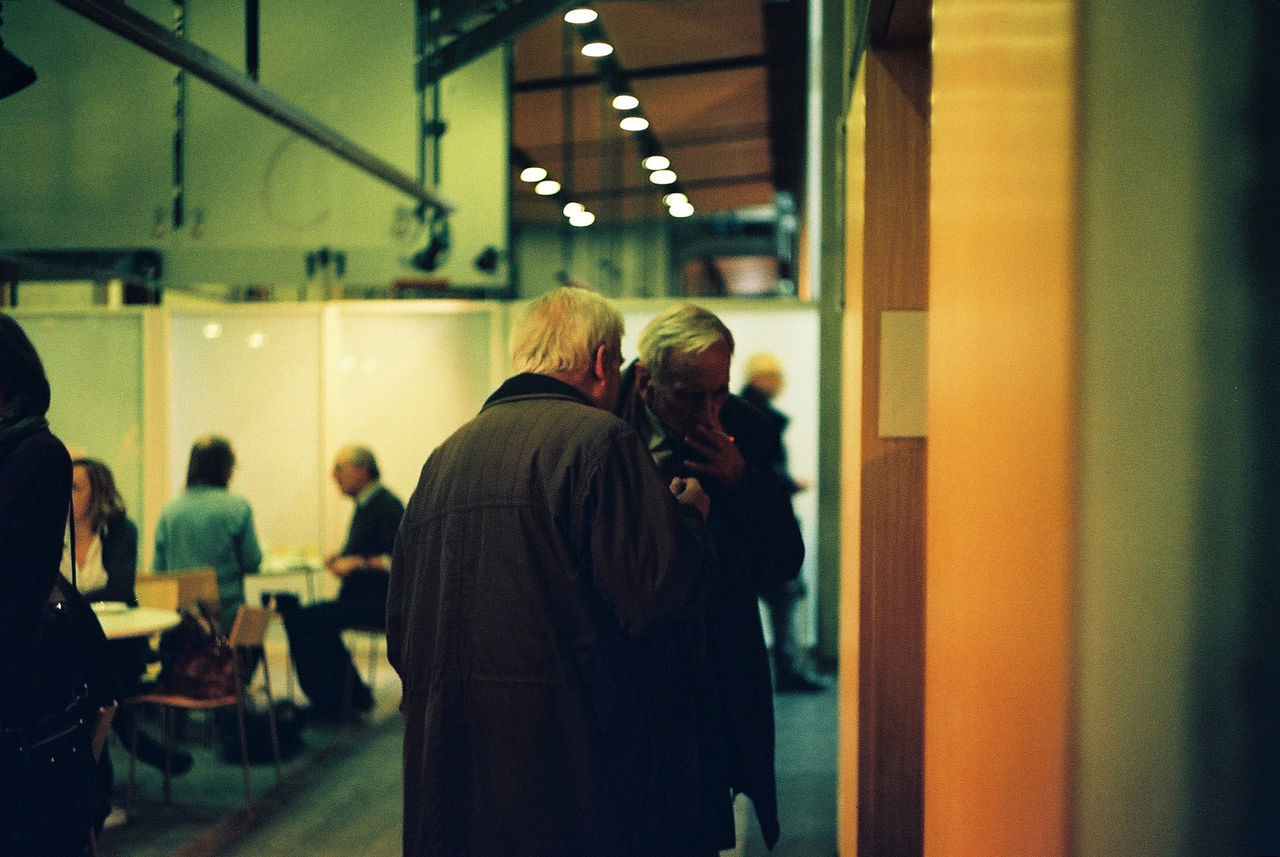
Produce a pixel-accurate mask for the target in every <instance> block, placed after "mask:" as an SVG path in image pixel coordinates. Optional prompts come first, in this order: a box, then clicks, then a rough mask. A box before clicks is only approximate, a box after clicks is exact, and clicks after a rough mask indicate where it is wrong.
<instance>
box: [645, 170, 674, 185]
mask: <svg viewBox="0 0 1280 857" xmlns="http://www.w3.org/2000/svg"><path fill="white" fill-rule="evenodd" d="M649 181H651V182H653V183H654V184H675V181H676V174H675V173H674V172H672V171H671V170H654V171H653V172H651V173H649Z"/></svg>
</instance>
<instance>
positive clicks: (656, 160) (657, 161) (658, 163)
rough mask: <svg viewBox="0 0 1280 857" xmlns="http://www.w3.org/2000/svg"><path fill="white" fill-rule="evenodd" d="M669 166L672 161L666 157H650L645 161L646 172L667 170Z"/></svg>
mask: <svg viewBox="0 0 1280 857" xmlns="http://www.w3.org/2000/svg"><path fill="white" fill-rule="evenodd" d="M669 166H671V159H670V158H668V157H667V156H666V155H650V156H649V157H647V158H645V159H644V168H645V169H646V170H665V169H666V168H667V167H669Z"/></svg>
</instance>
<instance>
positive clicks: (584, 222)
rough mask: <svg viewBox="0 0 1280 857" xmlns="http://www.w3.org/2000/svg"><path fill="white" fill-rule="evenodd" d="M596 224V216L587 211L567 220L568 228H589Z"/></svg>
mask: <svg viewBox="0 0 1280 857" xmlns="http://www.w3.org/2000/svg"><path fill="white" fill-rule="evenodd" d="M595 222H596V216H595V215H594V214H592V213H591V212H589V211H579V212H577V213H576V214H574V215H572V216H571V217H570V218H569V225H570V226H590V225H591V224H593V223H595Z"/></svg>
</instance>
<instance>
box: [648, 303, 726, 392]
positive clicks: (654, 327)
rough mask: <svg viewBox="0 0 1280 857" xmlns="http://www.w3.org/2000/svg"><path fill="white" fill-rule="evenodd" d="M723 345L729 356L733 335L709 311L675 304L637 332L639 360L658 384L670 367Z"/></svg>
mask: <svg viewBox="0 0 1280 857" xmlns="http://www.w3.org/2000/svg"><path fill="white" fill-rule="evenodd" d="M720 342H723V343H724V344H725V345H726V346H727V347H728V349H729V356H730V357H732V356H733V334H732V333H730V332H729V328H728V327H726V326H725V324H724V322H723V321H721V320H720V318H719V316H717V315H716V314H715V313H713V312H711V310H708V309H703V308H702V307H700V306H698V305H696V304H676V305H675V306H673V307H670V308H669V309H665V310H663V311H662V312H660V313H658V314H657V315H656V316H654V317H653V320H652V321H650V322H649V323H648V324H647V325H645V328H644V330H642V331H641V332H640V342H639V346H638V347H639V350H640V354H639V359H640V362H641V363H643V364H644V365H645V366H646V367H648V369H649V373H650V374H651V375H653V377H655V378H658V379H659V380H667V379H669V378H670V377H671V372H672V370H673V368H674V364H675V363H676V362H677V361H679V360H681V359H682V358H685V357H692V356H694V355H698V354H701V353H703V352H704V351H706V350H707V349H708V348H711V347H713V346H714V345H716V344H717V343H720Z"/></svg>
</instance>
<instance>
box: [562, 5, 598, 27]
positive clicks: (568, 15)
mask: <svg viewBox="0 0 1280 857" xmlns="http://www.w3.org/2000/svg"><path fill="white" fill-rule="evenodd" d="M599 17H600V16H599V15H598V14H596V10H595V9H589V8H587V7H586V6H579V7H577V8H576V9H570V10H569V11H568V12H565V13H564V22H565V23H566V24H590V23H591V22H592V21H594V20H595V19H596V18H599Z"/></svg>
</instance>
